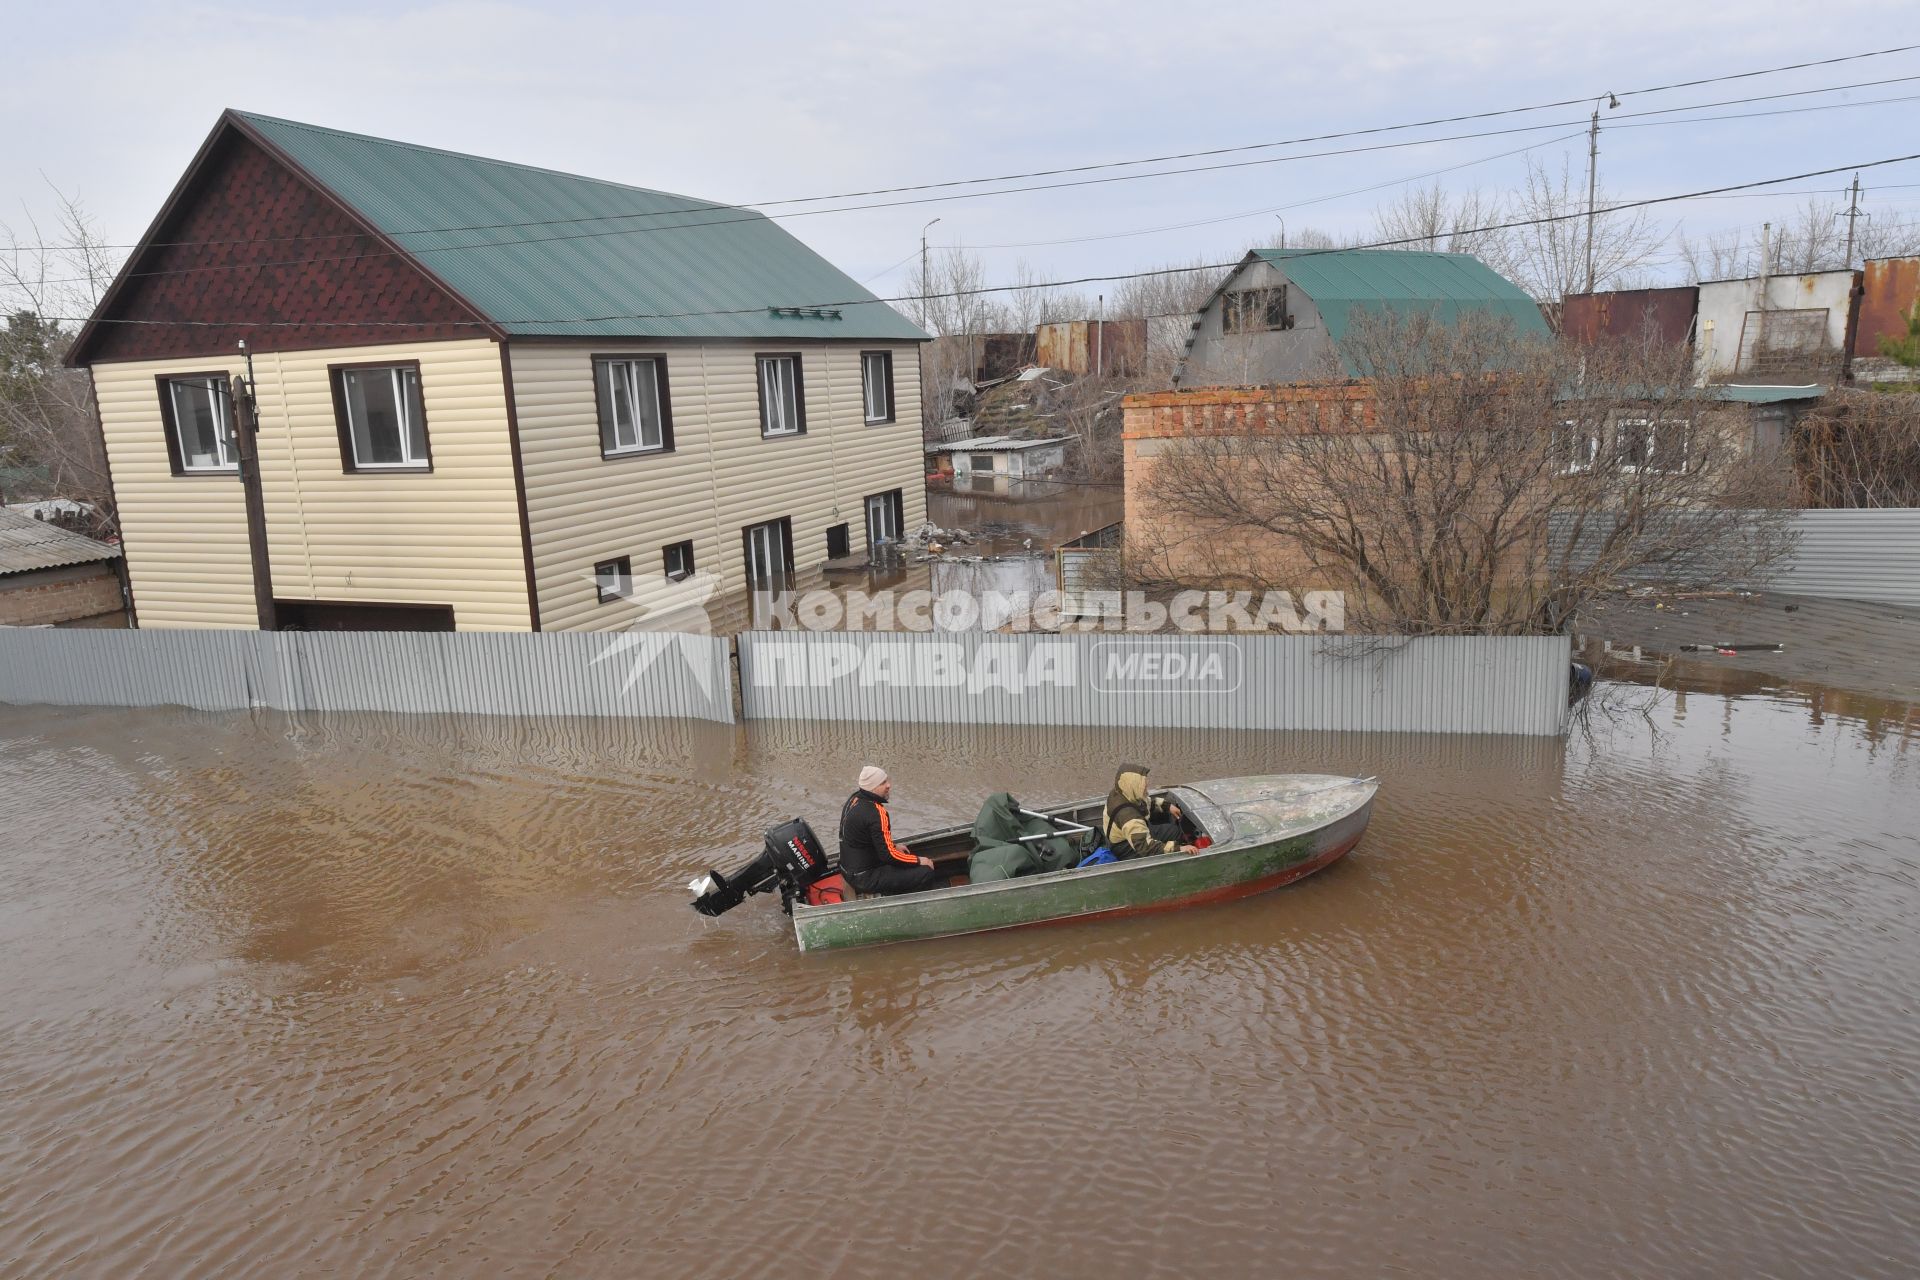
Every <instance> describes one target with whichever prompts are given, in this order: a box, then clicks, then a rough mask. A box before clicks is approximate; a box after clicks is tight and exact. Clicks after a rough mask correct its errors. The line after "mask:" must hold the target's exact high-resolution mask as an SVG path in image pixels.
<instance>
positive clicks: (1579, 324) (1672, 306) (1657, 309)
mask: <svg viewBox="0 0 1920 1280" xmlns="http://www.w3.org/2000/svg"><path fill="white" fill-rule="evenodd" d="M1699 309H1700V290H1699V289H1698V288H1697V287H1695V286H1692V285H1688V286H1686V287H1684V288H1676V289H1615V290H1611V291H1608V292H1606V293H1573V294H1568V295H1567V297H1566V300H1565V301H1564V302H1563V303H1562V304H1561V311H1560V332H1561V335H1562V336H1564V337H1565V338H1566V339H1567V340H1568V341H1570V342H1578V343H1581V344H1583V345H1585V344H1592V343H1597V342H1601V341H1604V340H1606V339H1609V338H1633V337H1638V336H1640V335H1641V334H1642V333H1644V332H1645V331H1646V330H1647V328H1648V326H1651V327H1652V329H1653V331H1654V333H1655V334H1656V335H1657V336H1658V337H1659V340H1660V341H1661V342H1662V343H1665V344H1667V345H1670V346H1676V347H1681V346H1686V345H1687V344H1688V343H1691V342H1692V341H1693V319H1694V315H1695V313H1696V312H1698V311H1699Z"/></svg>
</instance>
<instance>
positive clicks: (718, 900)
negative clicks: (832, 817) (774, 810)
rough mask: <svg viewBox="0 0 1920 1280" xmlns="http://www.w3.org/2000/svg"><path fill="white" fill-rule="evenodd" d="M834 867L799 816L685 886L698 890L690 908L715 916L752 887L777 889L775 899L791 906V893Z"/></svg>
mask: <svg viewBox="0 0 1920 1280" xmlns="http://www.w3.org/2000/svg"><path fill="white" fill-rule="evenodd" d="M833 873H834V867H833V865H832V864H831V863H829V862H828V861H827V851H826V848H825V846H823V845H822V844H821V843H820V837H819V836H816V835H815V834H814V833H813V828H812V827H810V826H808V825H807V821H806V819H804V818H795V819H793V820H792V821H791V822H784V823H781V824H780V825H779V826H777V827H775V828H773V829H772V830H771V831H769V832H767V837H766V843H765V844H763V845H762V846H761V849H760V852H759V853H758V854H756V855H754V857H753V858H752V859H751V860H750V861H748V862H746V863H745V864H743V865H741V866H739V867H736V868H735V869H734V870H733V871H731V872H727V873H725V874H722V873H721V872H719V871H717V870H716V871H708V872H707V874H706V875H704V876H702V877H701V878H700V879H698V880H695V881H694V882H693V883H692V884H691V885H689V886H688V887H689V888H691V889H692V890H693V892H694V893H695V894H697V895H698V896H697V897H695V898H694V900H693V909H694V910H695V911H698V912H699V913H700V914H701V915H703V916H717V915H721V914H723V913H725V912H728V911H731V910H733V909H734V908H735V907H737V906H739V905H740V904H741V903H742V902H745V901H746V900H747V898H748V897H749V896H750V895H752V894H756V893H771V892H772V891H773V890H775V889H778V890H779V891H780V903H781V906H782V907H784V908H785V909H786V910H788V911H792V910H793V903H794V899H796V898H798V897H800V896H801V895H802V894H804V893H805V892H806V890H807V886H808V885H810V884H812V883H813V882H814V881H816V880H820V879H823V878H824V877H826V876H830V875H832V874H833Z"/></svg>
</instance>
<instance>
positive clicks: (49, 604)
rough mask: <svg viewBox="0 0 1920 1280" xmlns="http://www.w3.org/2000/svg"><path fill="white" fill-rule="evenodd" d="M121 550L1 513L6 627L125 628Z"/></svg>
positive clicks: (0, 610) (0, 597)
mask: <svg viewBox="0 0 1920 1280" xmlns="http://www.w3.org/2000/svg"><path fill="white" fill-rule="evenodd" d="M119 560H120V549H119V548H118V547H111V546H108V545H107V544H106V543H104V542H96V541H94V540H93V539H92V538H89V537H85V536H83V535H81V534H78V533H73V532H70V531H69V530H66V529H62V528H61V527H60V526H59V525H56V524H52V523H50V522H48V521H46V520H36V519H34V518H33V517H32V516H30V515H25V514H23V513H21V512H18V511H12V510H8V509H6V508H0V626H9V627H45V626H55V627H124V626H125V625H126V624H127V605H126V593H125V591H123V590H122V589H121V584H120V573H119V569H118V563H119Z"/></svg>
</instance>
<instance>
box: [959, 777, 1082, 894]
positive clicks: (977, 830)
mask: <svg viewBox="0 0 1920 1280" xmlns="http://www.w3.org/2000/svg"><path fill="white" fill-rule="evenodd" d="M1052 830H1053V827H1052V825H1051V824H1049V823H1048V822H1047V820H1046V819H1045V818H1029V817H1027V816H1026V815H1025V814H1023V813H1021V812H1020V802H1019V801H1018V800H1015V799H1014V798H1013V797H1012V796H1010V795H1008V794H1007V793H1006V792H1004V791H1002V792H1001V793H1000V794H998V795H994V796H989V797H987V802H986V803H985V804H983V805H981V806H980V816H979V817H977V818H975V819H974V820H973V856H972V857H971V858H969V859H968V860H967V877H968V878H969V879H970V880H972V881H973V882H974V883H975V884H978V883H980V882H981V881H982V880H1011V879H1012V878H1013V877H1015V876H1031V875H1038V874H1039V873H1040V872H1042V871H1059V870H1061V869H1062V868H1063V867H1070V866H1072V865H1074V863H1076V862H1078V861H1079V860H1080V846H1079V845H1078V844H1077V843H1076V842H1075V841H1074V840H1073V839H1071V838H1070V837H1067V836H1058V837H1055V838H1054V839H1052V840H1029V841H1027V842H1026V843H1025V844H1022V843H1021V842H1020V837H1021V836H1034V835H1043V834H1045V833H1046V832H1049V831H1052Z"/></svg>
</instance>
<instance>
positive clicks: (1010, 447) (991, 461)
mask: <svg viewBox="0 0 1920 1280" xmlns="http://www.w3.org/2000/svg"><path fill="white" fill-rule="evenodd" d="M927 454H928V457H929V459H930V460H931V463H932V467H933V469H934V470H938V471H946V470H951V471H952V472H953V474H954V477H955V478H956V479H966V478H974V477H980V478H985V477H993V478H996V479H1001V480H1031V479H1033V478H1034V477H1036V476H1043V475H1045V474H1047V473H1048V472H1050V471H1052V470H1054V469H1055V468H1057V467H1059V466H1061V465H1062V464H1064V463H1065V462H1066V460H1067V439H1066V437H1064V436H1058V437H1053V438H1048V439H1041V440H1017V439H1014V438H1013V437H1012V436H969V437H968V438H967V439H964V440H953V441H949V442H947V443H945V444H937V445H928V446H927Z"/></svg>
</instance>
